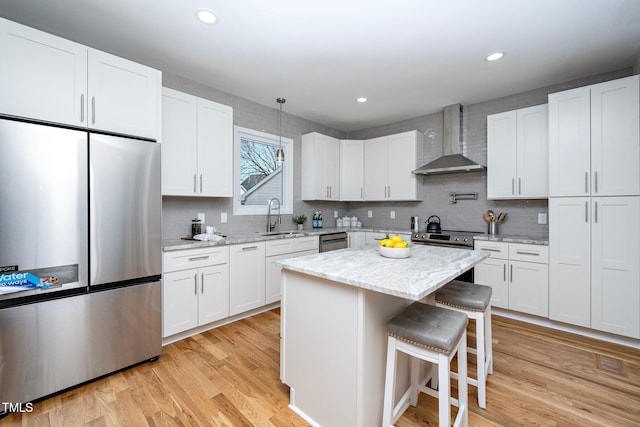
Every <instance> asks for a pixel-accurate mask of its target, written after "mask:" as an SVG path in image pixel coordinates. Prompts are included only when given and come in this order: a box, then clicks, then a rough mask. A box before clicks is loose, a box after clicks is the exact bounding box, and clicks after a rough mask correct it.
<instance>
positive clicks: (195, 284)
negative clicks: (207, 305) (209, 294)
mask: <svg viewBox="0 0 640 427" xmlns="http://www.w3.org/2000/svg"><path fill="white" fill-rule="evenodd" d="M193 294H194V295H198V273H194V274H193Z"/></svg>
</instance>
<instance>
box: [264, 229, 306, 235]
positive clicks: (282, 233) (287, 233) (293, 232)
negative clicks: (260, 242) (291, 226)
mask: <svg viewBox="0 0 640 427" xmlns="http://www.w3.org/2000/svg"><path fill="white" fill-rule="evenodd" d="M259 234H260V235H261V236H295V235H298V234H304V231H296V230H290V231H270V232H268V233H259Z"/></svg>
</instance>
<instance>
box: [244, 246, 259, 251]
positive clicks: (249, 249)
mask: <svg viewBox="0 0 640 427" xmlns="http://www.w3.org/2000/svg"><path fill="white" fill-rule="evenodd" d="M255 249H258V247H257V246H245V247H244V248H242V250H243V251H251V250H255Z"/></svg>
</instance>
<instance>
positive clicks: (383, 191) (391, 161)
mask: <svg viewBox="0 0 640 427" xmlns="http://www.w3.org/2000/svg"><path fill="white" fill-rule="evenodd" d="M418 138H419V134H418V132H417V131H409V132H403V133H398V134H394V135H390V136H382V137H378V138H373V139H369V140H366V141H365V142H364V199H365V200H367V201H376V200H417V194H418V191H417V177H416V175H415V174H413V173H411V171H412V170H414V169H415V168H416V149H417V144H418Z"/></svg>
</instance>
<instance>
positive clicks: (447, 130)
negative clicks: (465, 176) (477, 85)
mask: <svg viewBox="0 0 640 427" xmlns="http://www.w3.org/2000/svg"><path fill="white" fill-rule="evenodd" d="M462 152H463V146H462V105H460V104H453V105H449V106H448V107H445V108H444V137H443V138H442V157H440V158H437V159H435V160H433V161H431V162H429V163H427V164H426V165H423V166H420V167H419V168H418V169H416V170H414V171H413V173H415V174H419V175H436V174H445V173H460V172H475V171H483V170H485V169H487V168H486V167H485V166H483V165H481V164H478V163H476V162H474V161H473V160H471V159H468V158H466V157H465V156H463V155H462Z"/></svg>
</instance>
